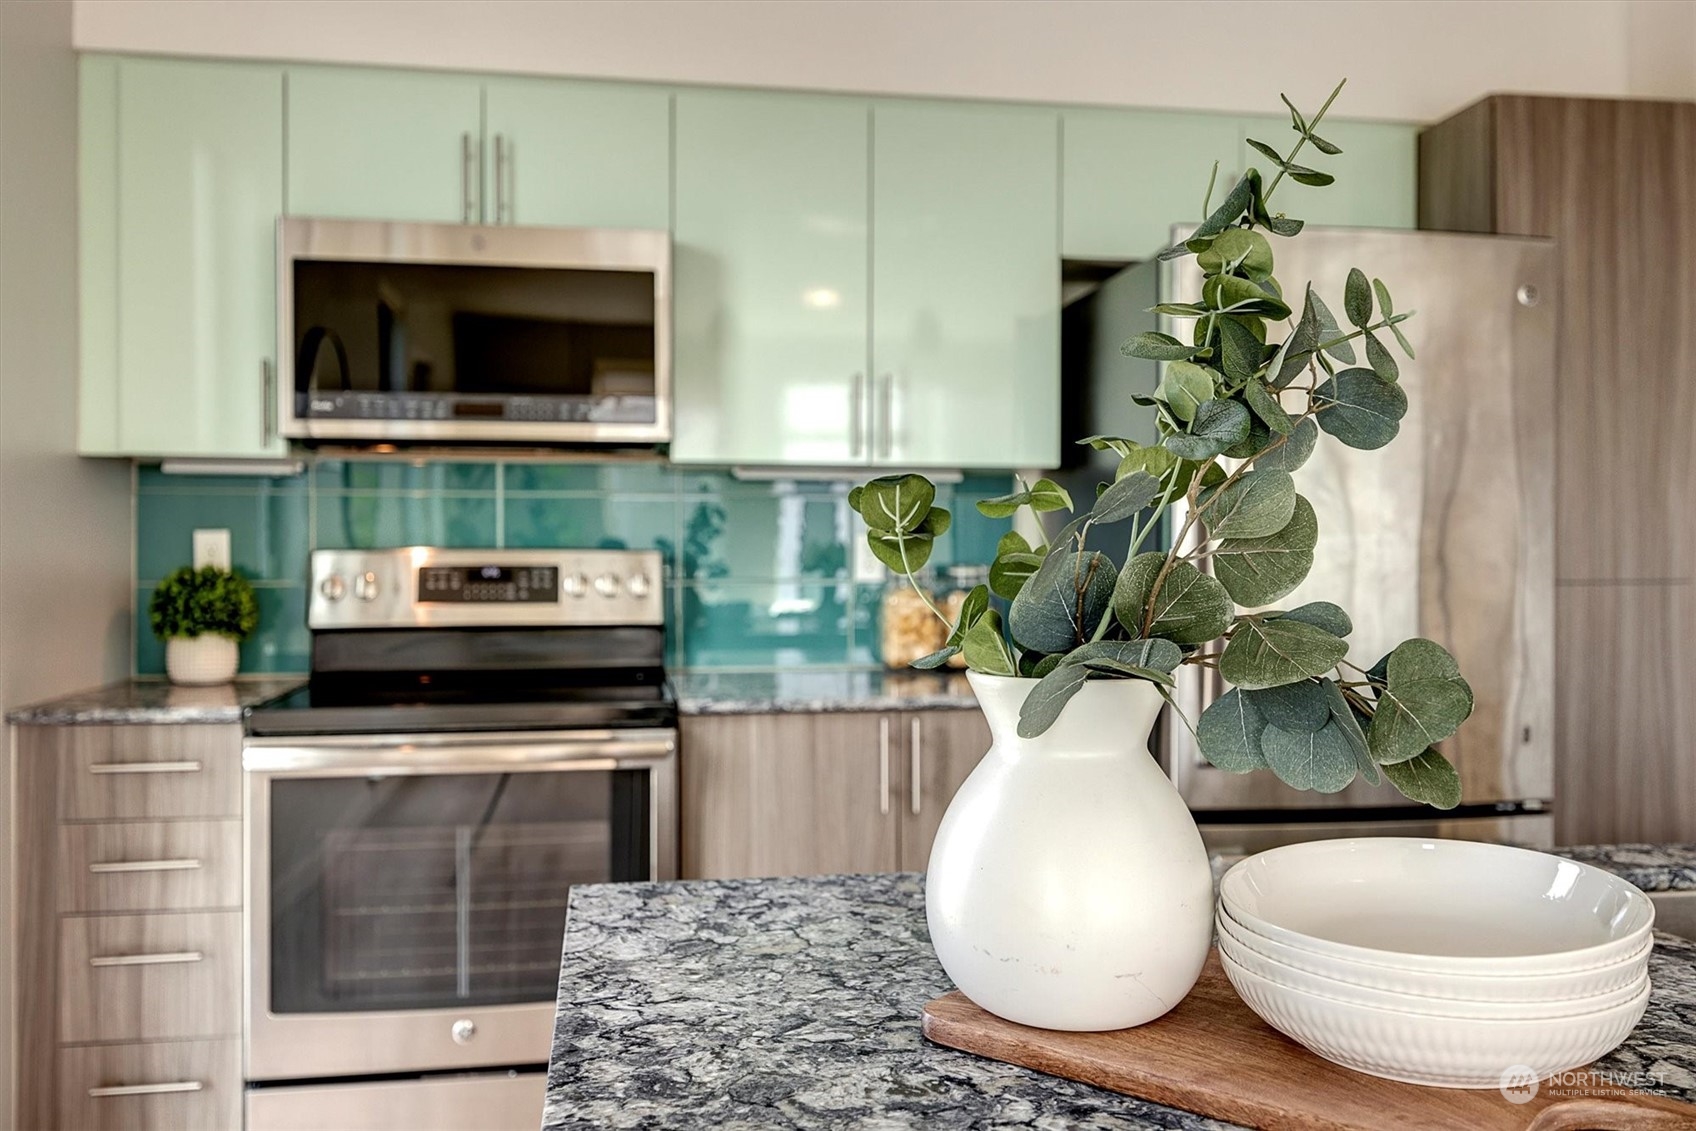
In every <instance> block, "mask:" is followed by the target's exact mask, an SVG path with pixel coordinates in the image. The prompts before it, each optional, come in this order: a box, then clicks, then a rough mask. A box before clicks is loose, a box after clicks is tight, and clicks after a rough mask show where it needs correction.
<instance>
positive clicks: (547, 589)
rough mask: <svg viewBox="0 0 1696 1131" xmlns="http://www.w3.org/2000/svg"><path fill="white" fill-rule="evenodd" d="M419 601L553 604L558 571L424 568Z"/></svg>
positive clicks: (545, 568)
mask: <svg viewBox="0 0 1696 1131" xmlns="http://www.w3.org/2000/svg"><path fill="white" fill-rule="evenodd" d="M418 600H419V601H421V602H430V601H438V602H442V603H452V604H471V603H476V604H508V605H537V604H554V603H557V602H558V601H559V570H558V569H556V568H555V567H553V566H519V567H516V568H514V567H511V566H495V565H486V566H424V567H423V568H421V569H420V570H419V571H418Z"/></svg>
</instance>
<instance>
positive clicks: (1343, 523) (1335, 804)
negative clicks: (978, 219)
mask: <svg viewBox="0 0 1696 1131" xmlns="http://www.w3.org/2000/svg"><path fill="white" fill-rule="evenodd" d="M1183 234H1184V230H1182V229H1180V230H1177V231H1176V232H1175V235H1176V236H1177V237H1178V238H1182V236H1183ZM1273 246H1274V251H1275V253H1276V259H1277V277H1278V279H1279V280H1280V281H1281V282H1282V283H1283V284H1284V286H1285V287H1286V288H1287V289H1288V290H1289V291H1290V292H1291V293H1292V294H1293V295H1295V296H1297V298H1296V300H1295V305H1296V306H1297V307H1298V309H1299V306H1300V301H1299V295H1300V294H1301V293H1302V288H1303V284H1305V283H1306V282H1307V281H1309V280H1312V282H1313V284H1314V286H1315V288H1316V289H1317V290H1318V291H1319V293H1320V295H1321V296H1322V297H1323V298H1324V299H1325V300H1326V302H1327V304H1328V305H1330V306H1331V307H1332V308H1333V309H1334V310H1339V311H1340V310H1341V309H1342V290H1343V281H1344V279H1345V278H1346V277H1347V275H1348V271H1349V268H1350V267H1356V266H1358V267H1360V268H1362V269H1363V270H1365V271H1366V272H1367V274H1368V275H1375V276H1378V277H1380V278H1382V279H1383V280H1384V282H1385V284H1386V285H1387V286H1388V287H1389V289H1390V291H1391V294H1392V296H1393V298H1394V300H1395V303H1396V309H1397V310H1415V311H1417V312H1418V313H1417V315H1416V316H1415V317H1414V318H1413V319H1411V320H1410V321H1408V322H1405V323H1403V324H1402V327H1401V328H1402V329H1403V330H1404V331H1405V332H1406V333H1407V336H1408V338H1409V340H1410V342H1411V344H1412V345H1413V347H1414V350H1415V352H1416V354H1417V359H1416V360H1414V361H1406V360H1404V361H1403V362H1402V366H1401V383H1402V384H1403V385H1404V386H1405V388H1406V390H1407V394H1408V400H1409V402H1410V408H1409V411H1408V414H1407V416H1406V418H1405V419H1404V420H1403V421H1402V427H1401V433H1400V435H1399V436H1398V437H1397V438H1396V439H1395V440H1394V441H1393V442H1392V443H1390V444H1389V445H1388V446H1387V447H1384V448H1381V449H1379V450H1377V451H1356V450H1355V449H1352V448H1348V447H1345V446H1343V445H1342V444H1340V443H1338V442H1336V441H1335V440H1333V439H1331V438H1330V437H1326V436H1323V435H1322V436H1321V439H1320V443H1319V446H1318V448H1317V450H1316V451H1315V453H1314V455H1313V457H1312V459H1311V460H1310V461H1309V462H1308V463H1307V464H1306V466H1304V467H1303V468H1302V469H1301V470H1300V471H1298V472H1297V473H1296V483H1297V487H1298V488H1299V490H1300V491H1301V493H1302V494H1303V495H1305V496H1307V498H1308V499H1309V500H1311V501H1312V503H1313V505H1314V509H1315V511H1316V513H1317V515H1318V518H1319V528H1320V534H1319V546H1318V551H1317V553H1316V555H1315V564H1314V567H1313V572H1312V573H1311V574H1310V575H1309V577H1308V579H1307V580H1306V581H1305V582H1303V583H1302V585H1301V587H1300V588H1298V589H1297V590H1296V591H1295V592H1293V593H1291V594H1289V595H1288V596H1286V597H1284V598H1283V599H1281V600H1280V601H1279V602H1278V605H1279V606H1280V607H1282V608H1293V607H1295V606H1296V605H1299V604H1302V603H1303V602H1306V601H1315V600H1329V601H1335V602H1336V603H1337V604H1339V605H1341V606H1343V608H1345V609H1347V610H1348V611H1349V613H1350V615H1351V616H1352V617H1353V620H1354V632H1353V633H1352V635H1351V636H1350V637H1349V645H1350V649H1349V651H1350V658H1351V660H1353V661H1354V662H1356V663H1359V664H1360V665H1361V666H1362V667H1365V666H1368V665H1370V664H1371V663H1372V662H1373V661H1375V660H1377V659H1378V657H1379V656H1381V655H1383V654H1384V653H1385V652H1386V651H1388V650H1389V649H1390V648H1392V647H1393V646H1394V645H1395V644H1397V643H1398V642H1400V641H1401V640H1404V639H1406V638H1408V637H1410V636H1426V637H1430V638H1431V639H1433V640H1436V641H1438V642H1440V643H1442V644H1443V645H1444V646H1445V647H1447V648H1448V649H1449V650H1450V651H1451V652H1453V653H1454V655H1455V657H1456V659H1457V660H1458V661H1459V662H1460V666H1461V670H1462V672H1463V673H1464V674H1465V675H1466V677H1467V679H1468V681H1469V682H1470V683H1471V684H1472V688H1473V691H1474V694H1475V695H1476V699H1477V706H1476V708H1475V710H1474V711H1473V714H1472V717H1471V718H1470V719H1468V720H1467V722H1466V723H1465V725H1464V726H1463V727H1462V728H1461V730H1460V732H1459V733H1458V734H1457V735H1455V736H1454V737H1453V738H1451V739H1450V740H1448V741H1447V742H1445V743H1443V745H1442V749H1443V752H1444V753H1445V754H1446V755H1447V756H1448V757H1449V759H1450V760H1451V761H1453V762H1454V763H1455V765H1456V766H1457V767H1458V768H1459V770H1460V775H1461V781H1462V783H1463V788H1464V795H1463V802H1462V804H1461V807H1460V808H1459V809H1456V810H1453V811H1451V812H1449V813H1444V814H1440V813H1438V812H1436V811H1435V810H1431V809H1428V808H1425V807H1423V806H1413V805H1410V804H1409V803H1408V802H1407V801H1406V800H1405V799H1404V798H1403V797H1402V796H1401V795H1400V794H1398V793H1396V792H1395V790H1394V789H1392V788H1391V787H1390V786H1389V785H1388V784H1385V785H1382V786H1379V787H1372V786H1369V785H1367V784H1366V783H1365V782H1364V781H1357V782H1356V783H1355V784H1354V785H1352V786H1350V787H1349V788H1348V789H1346V790H1344V791H1343V792H1341V793H1337V794H1331V795H1321V794H1315V793H1308V792H1302V791H1298V790H1295V789H1292V788H1290V787H1288V786H1286V785H1284V784H1283V783H1282V782H1280V781H1279V780H1278V779H1277V778H1276V777H1274V776H1273V775H1272V774H1271V773H1270V772H1269V771H1261V772H1258V773H1253V774H1248V775H1237V774H1230V773H1226V772H1224V771H1222V770H1219V769H1216V768H1214V767H1212V766H1210V765H1209V764H1208V763H1207V762H1206V760H1205V759H1203V758H1202V757H1201V755H1200V753H1199V751H1198V750H1197V748H1196V745H1195V740H1194V738H1193V737H1192V735H1191V733H1190V731H1189V729H1188V727H1187V726H1186V725H1185V724H1184V723H1183V721H1182V720H1180V719H1178V718H1177V717H1176V716H1175V715H1173V713H1172V711H1171V710H1170V709H1168V711H1167V713H1166V719H1165V721H1164V723H1163V724H1162V726H1161V728H1160V737H1161V746H1162V757H1163V759H1164V761H1165V764H1166V768H1167V771H1168V773H1169V774H1170V775H1171V777H1172V779H1173V781H1174V782H1175V783H1176V784H1177V786H1178V789H1179V791H1180V792H1181V793H1182V794H1183V796H1184V798H1185V799H1186V800H1187V801H1188V802H1189V805H1190V808H1191V809H1192V810H1193V811H1194V812H1195V813H1196V815H1197V819H1198V822H1199V823H1200V824H1201V826H1202V832H1203V835H1204V837H1205V838H1206V840H1207V841H1208V844H1209V846H1210V847H1212V848H1215V849H1218V850H1221V851H1232V850H1237V851H1258V850H1260V849H1262V848H1266V847H1271V846H1273V845H1276V844H1281V843H1288V842H1291V841H1299V840H1311V839H1316V838H1320V837H1326V836H1340V835H1349V834H1352V833H1355V832H1361V831H1367V832H1372V833H1378V834H1384V833H1395V832H1403V833H1407V834H1409V835H1442V836H1454V837H1463V838H1476V839H1490V840H1502V841H1510V842H1515V843H1521V844H1531V845H1547V844H1549V843H1551V842H1552V837H1553V821H1552V817H1551V816H1550V814H1549V810H1550V808H1551V801H1552V799H1553V794H1554V773H1553V765H1552V761H1553V751H1554V746H1555V741H1554V739H1555V735H1554V726H1555V721H1554V658H1553V652H1554V522H1555V497H1554V490H1555V484H1554V443H1555V427H1554V411H1555V407H1554V350H1555V326H1554V317H1555V303H1554V294H1553V288H1554V286H1555V271H1554V250H1553V245H1552V244H1550V243H1549V242H1548V241H1546V240H1534V239H1518V238H1511V237H1499V236H1473V235H1448V234H1438V233H1428V232H1390V231H1376V230H1364V229H1310V230H1308V231H1306V232H1303V233H1302V234H1301V235H1300V236H1298V237H1296V238H1294V239H1289V240H1283V239H1280V240H1274V241H1273ZM1200 291H1201V273H1200V271H1199V269H1198V268H1197V267H1196V266H1195V261H1194V259H1193V258H1184V259H1181V260H1176V261H1173V262H1170V263H1166V264H1159V263H1155V262H1152V261H1151V262H1148V263H1144V264H1138V265H1135V266H1132V267H1128V268H1126V269H1124V270H1123V271H1120V272H1119V273H1117V274H1115V275H1112V276H1111V277H1109V278H1107V279H1106V280H1105V281H1103V282H1101V283H1100V285H1099V286H1098V287H1096V288H1095V289H1094V290H1093V291H1092V292H1091V293H1089V294H1087V295H1084V296H1083V297H1080V298H1077V299H1075V300H1074V301H1072V302H1071V303H1070V304H1069V305H1068V307H1067V313H1066V317H1065V323H1064V324H1065V343H1066V345H1065V349H1064V355H1065V359H1066V365H1065V371H1066V383H1067V390H1068V392H1067V416H1068V418H1069V419H1068V424H1069V427H1070V429H1071V430H1072V431H1075V432H1076V434H1077V435H1090V434H1093V433H1105V434H1111V435H1122V436H1126V437H1128V438H1130V439H1134V440H1138V441H1140V442H1144V443H1153V442H1155V439H1156V437H1155V432H1154V420H1153V416H1152V410H1150V409H1145V408H1139V407H1137V406H1136V405H1134V404H1133V403H1132V402H1131V400H1130V396H1131V394H1132V393H1141V394H1144V395H1146V394H1148V393H1151V392H1152V391H1153V389H1154V387H1155V385H1156V384H1157V382H1158V380H1159V376H1160V373H1159V365H1158V364H1157V363H1154V362H1147V361H1138V360H1134V359H1131V358H1127V357H1125V356H1124V355H1123V353H1121V352H1120V348H1119V347H1120V345H1121V344H1122V343H1123V342H1124V341H1125V339H1127V338H1129V337H1130V336H1131V335H1132V334H1134V333H1136V332H1138V331H1139V330H1146V329H1155V328H1158V329H1161V330H1164V331H1166V332H1167V333H1171V334H1175V335H1180V336H1182V335H1187V334H1188V333H1189V332H1190V323H1188V322H1184V323H1181V324H1180V323H1175V322H1173V320H1170V319H1164V318H1157V317H1156V316H1155V315H1153V314H1151V313H1148V309H1149V308H1150V307H1152V306H1153V305H1154V304H1155V303H1156V302H1165V301H1174V302H1188V301H1196V300H1198V299H1199V297H1200ZM1085 458H1086V460H1087V461H1088V462H1086V463H1084V464H1083V465H1080V466H1075V467H1073V468H1072V469H1070V471H1069V472H1068V473H1067V478H1069V479H1071V480H1072V481H1073V482H1074V485H1075V486H1077V487H1078V488H1079V489H1080V490H1082V491H1083V492H1084V493H1083V494H1082V495H1075V497H1083V498H1088V497H1090V496H1091V493H1092V488H1093V482H1094V481H1095V480H1097V479H1100V478H1104V477H1111V474H1112V469H1113V462H1112V460H1111V459H1103V458H1102V457H1094V458H1090V457H1087V456H1086V457H1085ZM1101 548H1103V549H1108V550H1111V549H1112V546H1111V544H1110V542H1106V541H1104V542H1103V543H1101ZM1121 551H1122V548H1121ZM1217 681H1218V677H1217V675H1216V674H1214V673H1212V672H1209V671H1202V670H1200V669H1197V668H1195V667H1192V666H1186V667H1184V668H1183V669H1181V671H1180V682H1179V686H1178V688H1177V691H1176V693H1175V696H1174V698H1175V700H1176V702H1177V704H1178V706H1179V707H1180V708H1181V709H1182V710H1183V711H1184V713H1185V714H1187V715H1188V716H1189V718H1190V719H1191V720H1192V721H1193V720H1194V719H1196V718H1197V717H1198V716H1199V715H1200V713H1201V711H1202V710H1203V709H1204V708H1205V707H1206V706H1207V704H1208V703H1210V702H1212V700H1213V699H1214V698H1215V697H1216V696H1217V695H1218V694H1220V693H1221V688H1220V686H1219V685H1218V682H1217Z"/></svg>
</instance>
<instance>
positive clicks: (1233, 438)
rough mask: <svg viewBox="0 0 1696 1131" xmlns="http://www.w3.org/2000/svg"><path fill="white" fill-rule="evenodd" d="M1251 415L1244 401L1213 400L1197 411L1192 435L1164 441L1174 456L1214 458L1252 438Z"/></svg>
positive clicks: (1191, 423)
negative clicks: (1249, 437)
mask: <svg viewBox="0 0 1696 1131" xmlns="http://www.w3.org/2000/svg"><path fill="white" fill-rule="evenodd" d="M1248 434H1249V412H1248V409H1247V408H1246V407H1245V406H1244V405H1243V404H1242V402H1240V401H1231V400H1211V401H1207V402H1206V403H1204V404H1203V405H1202V406H1201V407H1200V408H1198V409H1196V413H1195V419H1194V420H1192V421H1191V422H1190V430H1189V431H1188V432H1180V433H1176V434H1174V435H1171V436H1167V437H1166V438H1165V439H1163V440H1161V443H1162V444H1163V445H1165V447H1166V449H1167V450H1168V451H1170V452H1172V453H1173V454H1174V455H1179V456H1182V457H1183V458H1184V459H1189V460H1197V461H1200V460H1206V459H1212V458H1213V457H1214V456H1216V455H1220V454H1222V453H1223V452H1224V451H1225V449H1227V448H1229V447H1232V446H1234V445H1236V444H1239V443H1241V442H1242V441H1244V440H1246V439H1248Z"/></svg>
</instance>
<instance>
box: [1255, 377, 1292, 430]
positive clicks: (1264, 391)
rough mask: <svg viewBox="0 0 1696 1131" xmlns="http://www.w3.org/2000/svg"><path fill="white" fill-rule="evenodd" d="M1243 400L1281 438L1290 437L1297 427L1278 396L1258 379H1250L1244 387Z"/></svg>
mask: <svg viewBox="0 0 1696 1131" xmlns="http://www.w3.org/2000/svg"><path fill="white" fill-rule="evenodd" d="M1243 400H1245V401H1247V402H1248V407H1249V408H1250V409H1251V410H1252V411H1253V412H1254V415H1255V416H1257V417H1259V418H1260V420H1261V421H1262V422H1264V423H1265V425H1266V427H1267V428H1269V429H1271V430H1272V431H1273V432H1276V433H1278V435H1280V436H1287V435H1289V434H1290V430H1291V429H1292V428H1294V427H1295V426H1296V422H1295V421H1294V420H1292V419H1291V418H1290V414H1289V413H1287V412H1285V411H1284V406H1283V405H1281V404H1279V403H1278V398H1277V396H1276V394H1274V393H1273V392H1272V390H1271V389H1268V388H1267V387H1266V382H1264V381H1262V380H1261V379H1260V378H1258V377H1250V378H1249V379H1248V383H1247V384H1246V385H1244V386H1243Z"/></svg>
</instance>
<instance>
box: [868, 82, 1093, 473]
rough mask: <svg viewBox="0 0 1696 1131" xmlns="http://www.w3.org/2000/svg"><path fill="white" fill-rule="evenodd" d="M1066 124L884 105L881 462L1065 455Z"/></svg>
mask: <svg viewBox="0 0 1696 1131" xmlns="http://www.w3.org/2000/svg"><path fill="white" fill-rule="evenodd" d="M1059 134H1060V123H1059V115H1058V113H1056V112H1053V111H1045V110H1035V109H1031V110H1026V109H1017V108H1013V109H1003V108H996V107H979V106H961V105H946V104H940V103H924V104H919V103H896V102H891V103H880V104H878V106H877V109H876V111H875V114H874V117H873V143H874V144H873V168H874V170H875V173H874V176H873V204H872V217H873V219H872V265H873V266H872V277H873V282H872V296H873V298H872V307H873V309H872V361H873V364H872V371H873V373H874V375H875V378H876V380H875V389H874V396H873V401H872V403H873V413H872V418H873V420H872V436H873V447H874V450H873V459H874V461H875V462H877V463H880V464H883V465H888V466H903V467H907V466H936V467H1052V466H1054V465H1055V464H1056V463H1058V461H1059V454H1060V428H1059V415H1060V246H1059V245H1060V201H1059V152H1058V149H1059Z"/></svg>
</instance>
